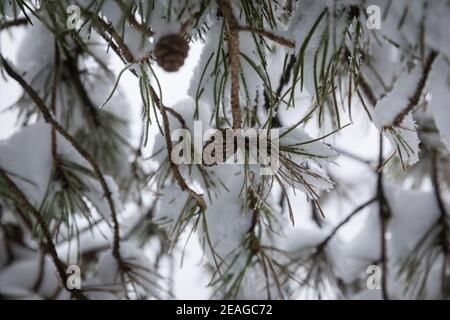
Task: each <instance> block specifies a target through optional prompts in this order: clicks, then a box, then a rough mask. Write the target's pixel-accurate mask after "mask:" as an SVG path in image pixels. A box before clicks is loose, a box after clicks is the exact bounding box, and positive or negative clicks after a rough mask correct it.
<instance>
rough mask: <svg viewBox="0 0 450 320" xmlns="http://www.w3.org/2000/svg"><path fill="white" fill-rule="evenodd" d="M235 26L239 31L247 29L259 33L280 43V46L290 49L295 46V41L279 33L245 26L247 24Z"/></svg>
mask: <svg viewBox="0 0 450 320" xmlns="http://www.w3.org/2000/svg"><path fill="white" fill-rule="evenodd" d="M236 28H237V29H238V30H239V31H247V32H252V33H256V34H259V35H261V36H263V37H266V38H267V39H270V40H272V41H274V42H276V43H278V44H281V45H282V46H285V47H288V48H291V49H294V48H295V43H294V42H293V41H291V40H289V39H286V38H284V37H282V36H280V35H277V34H275V33H272V32H270V31H267V30H261V29H257V28H253V27H247V26H237V27H236Z"/></svg>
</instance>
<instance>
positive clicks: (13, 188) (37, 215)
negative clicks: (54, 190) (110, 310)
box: [0, 167, 87, 300]
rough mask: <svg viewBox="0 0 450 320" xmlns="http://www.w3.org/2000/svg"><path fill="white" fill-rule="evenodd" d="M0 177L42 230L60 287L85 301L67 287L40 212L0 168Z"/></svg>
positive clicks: (63, 266)
mask: <svg viewBox="0 0 450 320" xmlns="http://www.w3.org/2000/svg"><path fill="white" fill-rule="evenodd" d="M0 177H1V178H2V180H3V181H4V182H5V184H6V186H7V187H8V189H9V190H10V191H11V192H12V193H13V194H14V196H15V200H16V201H17V203H18V205H20V206H21V207H22V208H25V209H26V210H27V211H28V212H29V213H30V214H31V215H32V216H33V217H34V218H35V219H36V221H37V223H38V225H39V227H40V229H41V230H42V233H43V235H44V237H45V241H46V242H45V244H44V246H45V250H46V251H47V252H49V253H50V256H51V257H52V260H53V263H54V265H55V267H56V270H57V272H58V275H59V277H60V280H61V282H62V286H63V287H64V288H65V289H66V290H67V291H69V292H70V293H71V294H73V296H74V297H75V298H76V299H79V300H86V299H87V297H86V296H85V295H84V294H83V293H82V292H80V291H78V290H70V289H68V287H67V279H68V277H67V274H66V269H67V267H66V266H65V264H64V262H62V261H61V259H60V258H59V257H58V252H57V251H56V247H55V244H54V243H53V239H52V236H51V234H50V231H49V229H48V227H47V223H46V222H45V220H44V218H43V217H42V215H41V214H40V212H39V211H38V210H37V209H36V208H35V207H34V206H33V205H32V204H31V203H30V202H29V201H28V199H27V197H26V196H25V194H24V193H23V192H22V190H20V189H19V187H18V186H17V185H16V184H15V183H14V181H13V180H12V179H11V178H10V177H9V176H8V175H7V173H6V172H5V171H4V170H3V169H2V168H1V167H0Z"/></svg>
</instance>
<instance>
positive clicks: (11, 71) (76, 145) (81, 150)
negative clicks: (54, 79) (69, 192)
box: [1, 57, 126, 270]
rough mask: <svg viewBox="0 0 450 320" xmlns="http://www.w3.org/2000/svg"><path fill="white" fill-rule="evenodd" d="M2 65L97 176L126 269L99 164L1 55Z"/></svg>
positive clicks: (115, 249) (118, 256) (115, 253)
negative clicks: (109, 211)
mask: <svg viewBox="0 0 450 320" xmlns="http://www.w3.org/2000/svg"><path fill="white" fill-rule="evenodd" d="M1 61H2V65H3V67H4V69H5V71H6V73H8V75H9V76H10V77H11V78H13V79H14V80H16V81H17V83H19V84H20V86H21V87H22V88H23V89H24V90H25V92H26V93H27V94H28V95H29V96H30V98H31V99H32V100H33V102H34V103H35V104H36V106H37V107H38V109H39V111H40V112H41V113H42V115H43V117H44V120H45V122H46V123H48V124H50V125H51V126H52V128H54V129H55V130H56V131H57V132H58V133H59V134H60V135H61V136H63V137H64V138H65V139H66V140H67V141H68V142H69V143H70V144H71V145H72V146H73V147H74V148H75V150H76V151H77V152H78V154H79V155H80V156H81V157H83V158H84V159H85V160H86V161H87V162H88V163H89V164H90V165H91V167H92V169H93V171H94V174H95V176H96V177H97V179H98V181H99V182H100V185H101V187H102V189H103V192H104V193H105V197H106V200H107V202H108V206H109V208H110V210H111V217H112V220H113V224H114V243H113V256H114V258H115V259H116V260H117V262H118V265H119V267H120V268H122V269H123V270H126V267H125V262H124V261H123V259H122V257H121V254H120V228H119V221H118V219H117V212H116V208H115V206H114V201H113V199H112V193H111V190H110V189H109V187H108V184H107V183H106V180H105V178H104V176H103V174H102V172H101V170H100V167H99V165H98V164H97V162H96V161H95V159H94V158H93V157H92V156H91V155H90V154H89V153H88V152H87V151H86V150H85V149H84V148H83V147H82V146H81V145H80V144H79V143H78V142H77V141H76V140H75V138H74V137H73V136H71V135H70V134H69V133H68V132H67V131H66V130H65V129H64V128H63V127H62V126H61V125H60V124H59V123H58V121H57V120H55V118H53V116H52V115H51V113H50V111H49V110H48V108H47V106H46V105H45V103H44V101H43V100H42V99H41V98H40V97H39V95H38V94H37V93H36V91H34V89H33V88H32V87H31V86H30V85H29V84H28V83H27V82H26V81H25V80H24V79H23V78H22V77H21V76H20V75H19V74H18V73H17V72H15V71H14V69H13V68H12V67H11V66H10V65H9V63H8V62H7V61H6V60H5V59H4V58H3V57H1Z"/></svg>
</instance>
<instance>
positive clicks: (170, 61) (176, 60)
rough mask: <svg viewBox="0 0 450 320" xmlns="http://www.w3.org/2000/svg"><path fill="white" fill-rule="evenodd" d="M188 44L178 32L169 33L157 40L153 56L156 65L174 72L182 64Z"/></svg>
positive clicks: (187, 50)
mask: <svg viewBox="0 0 450 320" xmlns="http://www.w3.org/2000/svg"><path fill="white" fill-rule="evenodd" d="M188 52H189V45H188V43H187V42H186V40H185V39H184V38H183V37H182V36H181V35H179V34H176V33H174V34H169V35H167V36H164V37H162V38H161V39H159V40H158V42H157V43H156V45H155V51H154V54H155V57H156V62H157V63H158V65H159V66H160V67H161V68H163V69H164V70H165V71H167V72H175V71H178V69H180V67H181V66H182V65H183V64H184V60H185V59H186V57H187V55H188Z"/></svg>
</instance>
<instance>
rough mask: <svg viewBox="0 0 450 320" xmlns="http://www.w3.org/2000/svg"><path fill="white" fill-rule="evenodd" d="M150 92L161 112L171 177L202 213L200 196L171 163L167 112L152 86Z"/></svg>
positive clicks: (171, 146) (203, 210)
mask: <svg viewBox="0 0 450 320" xmlns="http://www.w3.org/2000/svg"><path fill="white" fill-rule="evenodd" d="M150 90H151V94H152V97H153V100H154V101H155V102H156V104H157V105H158V109H159V110H160V112H161V116H162V118H163V124H164V138H165V140H166V145H167V153H168V155H169V161H170V168H171V169H172V173H173V176H174V178H175V180H176V181H177V183H178V185H179V186H180V188H181V190H182V191H186V192H187V193H189V195H190V196H191V197H192V198H194V199H195V201H196V202H197V206H198V207H199V208H200V210H201V211H202V212H205V211H206V203H205V201H204V200H203V198H202V196H200V195H199V194H198V193H197V192H195V191H194V190H192V189H191V188H190V187H189V186H188V185H187V183H186V181H185V180H184V179H183V177H182V176H181V173H180V170H179V169H178V166H177V164H176V163H175V162H173V160H172V157H171V155H172V149H173V145H172V140H171V138H170V125H169V118H168V116H167V110H166V108H165V107H164V106H163V105H162V102H161V100H160V99H159V97H158V95H157V94H156V92H155V90H154V89H153V87H152V86H150Z"/></svg>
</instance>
